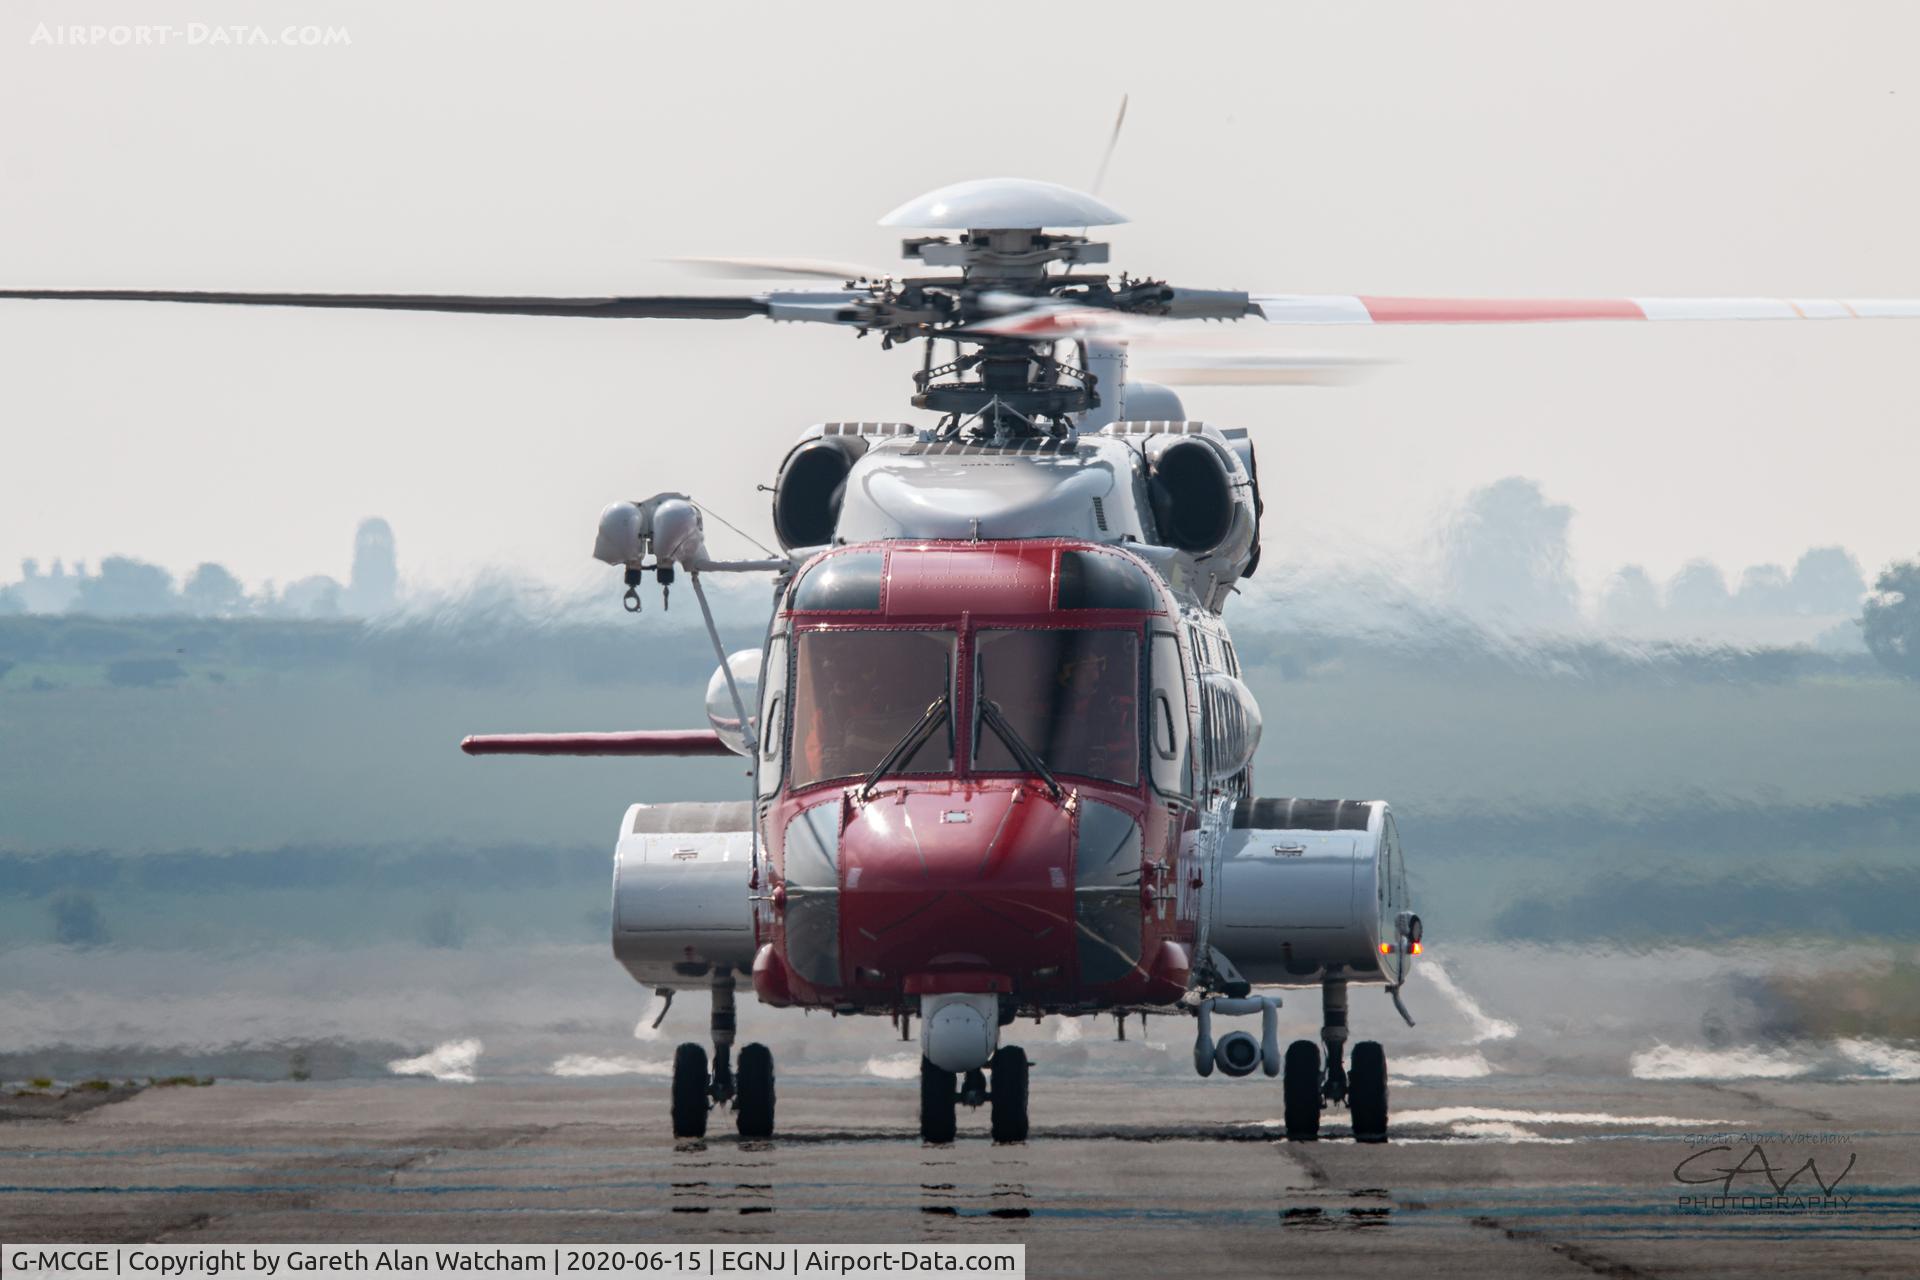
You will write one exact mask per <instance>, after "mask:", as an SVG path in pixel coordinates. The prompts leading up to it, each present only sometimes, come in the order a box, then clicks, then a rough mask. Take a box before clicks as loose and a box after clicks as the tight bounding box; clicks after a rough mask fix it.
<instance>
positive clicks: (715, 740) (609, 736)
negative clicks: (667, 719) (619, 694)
mask: <svg viewBox="0 0 1920 1280" xmlns="http://www.w3.org/2000/svg"><path fill="white" fill-rule="evenodd" d="M460 749H461V750H462V751H464V752H466V753H467V754H468V755H470V756H730V755H732V754H733V752H732V751H730V750H728V748H727V744H726V743H724V742H722V741H720V735H719V734H717V733H715V732H714V731H713V730H711V729H640V730H636V731H634V732H631V733H477V734H474V735H473V736H472V737H469V738H464V739H462V740H461V743H460Z"/></svg>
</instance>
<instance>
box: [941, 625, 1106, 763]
mask: <svg viewBox="0 0 1920 1280" xmlns="http://www.w3.org/2000/svg"><path fill="white" fill-rule="evenodd" d="M1139 647H1140V638H1139V636H1138V635H1137V634H1135V633H1134V632H1132V631H1096V630H1086V631H1081V630H1044V631H1041V630H1033V631H1011V630H982V631H980V632H979V633H978V634H977V635H976V637H975V639H974V699H975V701H974V715H973V767H974V768H976V769H979V770H981V771H983V772H989V773H1024V772H1026V769H1025V767H1024V766H1023V765H1022V763H1021V761H1020V753H1019V751H1018V750H1016V748H1015V745H1014V744H1013V743H1011V742H1009V741H1007V739H1006V737H1005V736H1004V735H1002V734H1001V733H1000V732H998V731H997V730H996V729H995V728H994V727H993V725H992V724H991V723H990V722H988V720H987V719H986V718H985V717H984V715H983V714H982V713H983V708H984V704H985V702H986V701H987V700H991V701H992V702H993V704H994V705H995V706H996V707H998V708H999V709H1000V715H1001V716H1002V717H1003V718H1004V719H1005V720H1006V722H1007V724H1008V726H1009V727H1010V728H1011V729H1012V731H1013V734H1014V736H1015V737H1017V738H1018V739H1019V741H1020V742H1022V743H1024V744H1025V745H1026V746H1027V747H1029V748H1031V749H1032V751H1033V752H1034V754H1035V755H1037V756H1038V757H1039V758H1040V761H1041V762H1042V763H1043V764H1045V765H1046V766H1047V769H1048V770H1049V771H1050V772H1053V773H1068V774H1078V775H1081V776H1083V777H1088V778H1101V779H1104V780H1106V781H1109V782H1118V783H1121V784H1123V785H1125V786H1133V785H1134V784H1135V783H1137V782H1138V781H1139V779H1140V708H1139V703H1140V671H1139V663H1138V658H1137V655H1138V651H1139Z"/></svg>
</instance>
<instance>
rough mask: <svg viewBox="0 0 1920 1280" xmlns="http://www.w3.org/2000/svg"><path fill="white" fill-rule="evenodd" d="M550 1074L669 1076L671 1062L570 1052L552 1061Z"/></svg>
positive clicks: (671, 1067) (571, 1077) (573, 1076)
mask: <svg viewBox="0 0 1920 1280" xmlns="http://www.w3.org/2000/svg"><path fill="white" fill-rule="evenodd" d="M549 1070H550V1072H551V1074H553V1075H556V1076H565V1077H568V1078H569V1079H573V1078H585V1077H593V1076H671V1075H672V1074H673V1064H672V1063H671V1062H655V1061H654V1060H652V1059H651V1058H620V1057H599V1056H596V1055H594V1054H590V1053H570V1054H568V1055H567V1056H566V1057H564V1058H561V1059H560V1060H559V1061H558V1062H556V1063H554V1064H553V1066H552V1067H551V1068H550V1069H549Z"/></svg>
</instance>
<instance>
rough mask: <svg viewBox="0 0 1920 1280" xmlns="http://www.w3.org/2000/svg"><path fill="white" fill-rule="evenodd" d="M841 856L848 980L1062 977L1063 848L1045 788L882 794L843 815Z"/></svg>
mask: <svg viewBox="0 0 1920 1280" xmlns="http://www.w3.org/2000/svg"><path fill="white" fill-rule="evenodd" d="M841 851H842V860H841V865H842V875H843V877H844V880H843V885H842V893H841V900H840V901H841V942H842V955H843V972H844V973H845V974H846V976H847V978H848V979H849V981H850V982H851V983H852V984H853V985H854V986H855V987H862V986H864V987H875V986H883V987H888V988H893V989H899V987H900V985H901V983H902V982H903V980H904V979H906V978H907V977H908V976H909V975H914V974H929V973H965V972H978V973H982V974H1000V975H1004V976H1006V977H1009V978H1011V979H1013V981H1014V982H1015V983H1016V984H1017V985H1019V986H1022V987H1031V986H1033V985H1035V984H1036V983H1039V984H1044V983H1045V981H1046V979H1047V978H1048V977H1049V976H1050V975H1057V974H1061V973H1065V972H1067V966H1068V965H1069V963H1070V962H1071V958H1072V953H1073V940H1074V933H1073V894H1072V889H1071V888H1070V886H1071V884H1072V882H1073V861H1072V858H1073V844H1072V839H1071V829H1070V824H1069V822H1068V819H1067V815H1066V814H1065V813H1064V812H1063V811H1062V809H1061V807H1060V805H1059V804H1057V803H1056V802H1054V801H1053V800H1052V799H1050V798H1049V797H1048V796H1047V794H1046V792H1045V791H1044V790H1038V791H1036V790H1035V789H1034V788H1033V787H1031V786H1017V785H1014V784H1011V783H1010V784H1007V785H1004V786H998V787H990V788H985V789H968V790H960V789H949V788H945V787H942V788H939V789H936V790H925V791H922V790H899V791H890V792H883V793H882V794H880V795H878V796H876V797H875V798H874V800H873V801H872V802H871V803H869V804H867V805H865V806H863V807H862V808H860V809H859V810H858V811H857V812H856V813H855V814H854V815H853V817H852V819H851V821H849V823H848V825H847V828H846V831H845V832H844V834H843V835H842V837H841ZM1036 974H1038V975H1039V977H1038V978H1036V977H1035V975H1036Z"/></svg>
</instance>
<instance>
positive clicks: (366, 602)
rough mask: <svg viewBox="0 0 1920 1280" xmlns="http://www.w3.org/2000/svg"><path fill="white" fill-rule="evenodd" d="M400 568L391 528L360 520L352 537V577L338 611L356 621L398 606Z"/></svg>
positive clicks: (377, 521) (380, 522) (375, 518)
mask: <svg viewBox="0 0 1920 1280" xmlns="http://www.w3.org/2000/svg"><path fill="white" fill-rule="evenodd" d="M399 597H400V568H399V560H398V557H397V556H396V554H395V552H394V544H393V526H392V525H390V524H388V523H387V522H386V521H385V520H382V519H381V518H380V517H379V516H373V517H371V518H370V519H366V520H362V521H361V522H360V527H359V528H358V529H356V530H354V534H353V573H352V574H351V576H350V577H349V578H348V579H347V588H346V590H345V591H344V592H343V593H342V594H341V597H340V607H341V609H342V610H344V611H345V612H346V613H348V614H350V615H352V616H354V617H359V618H371V617H373V616H375V615H376V614H382V613H386V612H387V611H388V610H390V609H392V608H393V607H394V605H395V604H396V603H398V602H399Z"/></svg>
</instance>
